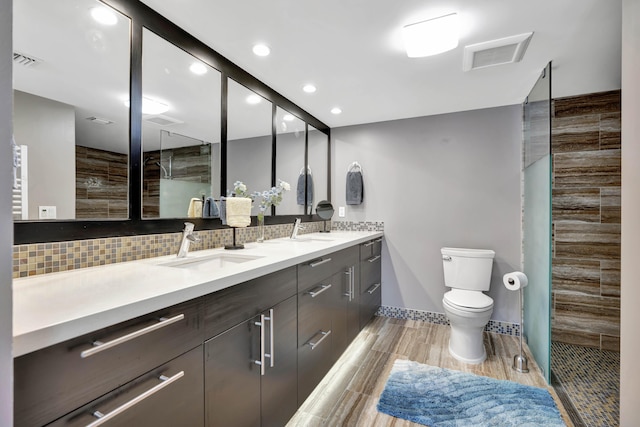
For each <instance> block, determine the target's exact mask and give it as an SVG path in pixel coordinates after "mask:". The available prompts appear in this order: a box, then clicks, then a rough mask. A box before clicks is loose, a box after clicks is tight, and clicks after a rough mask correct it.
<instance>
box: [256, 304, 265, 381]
mask: <svg viewBox="0 0 640 427" xmlns="http://www.w3.org/2000/svg"><path fill="white" fill-rule="evenodd" d="M264 319H265V316H264V314H261V315H260V321H259V322H255V325H256V326H260V360H254V363H255V364H256V365H259V366H260V375H264V356H265V355H264Z"/></svg>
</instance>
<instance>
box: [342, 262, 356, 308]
mask: <svg viewBox="0 0 640 427" xmlns="http://www.w3.org/2000/svg"><path fill="white" fill-rule="evenodd" d="M353 270H354V267H349V269H348V270H347V271H345V272H344V274H346V275H347V276H349V284H348V286H349V292H346V293H345V294H344V296H345V297H349V301H351V300H353V282H354V280H355V278H354V277H353V273H354V271H353Z"/></svg>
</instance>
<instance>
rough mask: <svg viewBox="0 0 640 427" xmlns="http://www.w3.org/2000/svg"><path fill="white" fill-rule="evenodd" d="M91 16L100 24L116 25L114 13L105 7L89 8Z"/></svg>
mask: <svg viewBox="0 0 640 427" xmlns="http://www.w3.org/2000/svg"><path fill="white" fill-rule="evenodd" d="M91 17H92V18H93V19H95V20H96V22H99V23H100V24H102V25H116V24H117V23H118V17H117V16H116V14H115V13H114V12H113V11H112V10H111V9H108V8H106V7H101V6H100V7H93V8H91Z"/></svg>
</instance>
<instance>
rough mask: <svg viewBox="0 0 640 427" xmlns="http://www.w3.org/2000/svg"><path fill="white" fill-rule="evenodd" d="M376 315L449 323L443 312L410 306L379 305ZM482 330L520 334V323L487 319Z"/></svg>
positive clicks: (504, 333)
mask: <svg viewBox="0 0 640 427" xmlns="http://www.w3.org/2000/svg"><path fill="white" fill-rule="evenodd" d="M376 316H383V317H391V318H394V319H403V320H420V321H423V322H429V323H435V324H437V325H449V319H447V316H446V315H445V314H444V313H435V312H432V311H424V310H414V309H411V308H401V307H389V306H384V305H383V306H381V307H380V308H379V309H378V311H377V313H376ZM484 330H485V331H486V332H493V333H495V334H503V335H511V336H515V337H519V336H520V325H519V324H518V323H510V322H500V321H497V320H489V323H487V326H485V328H484Z"/></svg>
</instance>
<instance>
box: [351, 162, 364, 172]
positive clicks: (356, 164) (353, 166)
mask: <svg viewBox="0 0 640 427" xmlns="http://www.w3.org/2000/svg"><path fill="white" fill-rule="evenodd" d="M355 169H360V172H364V170H363V169H362V166H360V163H358V162H353V163H351V164H350V165H349V167H348V168H347V172H353V171H354V170H355Z"/></svg>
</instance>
